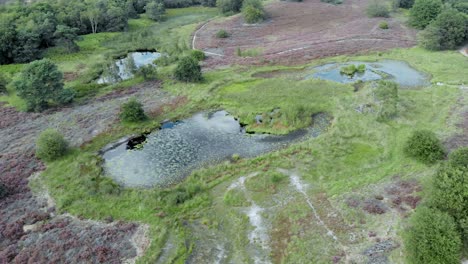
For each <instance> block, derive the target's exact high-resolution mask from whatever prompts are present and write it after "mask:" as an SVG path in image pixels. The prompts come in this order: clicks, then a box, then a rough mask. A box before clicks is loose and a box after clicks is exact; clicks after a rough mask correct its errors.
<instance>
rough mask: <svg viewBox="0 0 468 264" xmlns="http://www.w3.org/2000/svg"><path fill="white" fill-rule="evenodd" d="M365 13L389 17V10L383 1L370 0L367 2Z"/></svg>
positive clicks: (372, 15) (370, 15) (371, 15)
mask: <svg viewBox="0 0 468 264" xmlns="http://www.w3.org/2000/svg"><path fill="white" fill-rule="evenodd" d="M366 13H367V15H368V16H369V17H389V16H390V11H389V10H388V7H387V6H386V5H385V3H382V2H378V1H372V2H371V3H369V5H368V6H367V9H366Z"/></svg>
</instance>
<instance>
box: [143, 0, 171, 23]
mask: <svg viewBox="0 0 468 264" xmlns="http://www.w3.org/2000/svg"><path fill="white" fill-rule="evenodd" d="M145 9H146V14H147V15H148V17H149V18H150V19H152V20H154V21H161V20H162V19H163V16H164V13H165V12H166V8H165V7H164V3H162V2H160V1H151V2H149V3H148V4H147V5H146V7H145Z"/></svg>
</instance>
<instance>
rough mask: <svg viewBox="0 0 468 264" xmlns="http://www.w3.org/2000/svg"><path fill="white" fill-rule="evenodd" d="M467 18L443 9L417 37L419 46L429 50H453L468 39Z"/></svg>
mask: <svg viewBox="0 0 468 264" xmlns="http://www.w3.org/2000/svg"><path fill="white" fill-rule="evenodd" d="M467 25H468V18H466V16H465V15H463V14H462V13H460V12H458V11H456V10H455V9H445V10H444V11H442V13H440V14H439V15H438V16H437V18H436V19H435V20H434V21H433V22H432V23H431V24H430V25H429V26H428V27H426V29H425V30H424V31H422V32H421V33H420V34H419V35H418V42H419V45H420V46H422V47H423V48H426V49H429V50H443V49H455V48H456V47H457V46H459V45H460V44H462V43H463V42H464V41H465V39H467V38H468V30H467Z"/></svg>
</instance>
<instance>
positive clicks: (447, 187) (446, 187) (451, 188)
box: [431, 148, 468, 242]
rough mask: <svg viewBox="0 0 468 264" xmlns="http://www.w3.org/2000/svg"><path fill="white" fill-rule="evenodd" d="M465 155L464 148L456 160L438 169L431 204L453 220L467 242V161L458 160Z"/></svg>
mask: <svg viewBox="0 0 468 264" xmlns="http://www.w3.org/2000/svg"><path fill="white" fill-rule="evenodd" d="M466 155H467V153H466V148H465V150H464V152H463V151H461V152H459V153H458V155H456V156H457V157H456V159H457V160H449V162H448V164H444V165H443V166H441V167H440V168H439V170H438V171H437V173H436V175H435V177H434V181H433V184H432V185H433V191H432V193H431V203H432V205H433V206H435V207H436V208H438V209H439V210H441V211H444V212H447V213H448V214H449V215H450V216H452V217H453V218H454V219H455V222H456V223H457V226H458V230H460V231H461V233H462V237H463V238H464V241H466V242H468V167H467V166H465V165H466V163H467V160H463V161H459V160H458V158H463V157H465V158H466V157H467V156H466ZM451 158H453V157H451ZM460 163H461V164H462V165H460ZM463 164H465V165H463Z"/></svg>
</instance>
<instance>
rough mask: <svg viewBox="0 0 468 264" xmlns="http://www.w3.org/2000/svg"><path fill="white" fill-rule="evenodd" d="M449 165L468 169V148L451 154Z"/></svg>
mask: <svg viewBox="0 0 468 264" xmlns="http://www.w3.org/2000/svg"><path fill="white" fill-rule="evenodd" d="M449 163H450V164H451V165H452V166H454V167H457V168H465V169H468V147H463V148H459V149H457V150H454V151H453V152H452V153H450V155H449Z"/></svg>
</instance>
